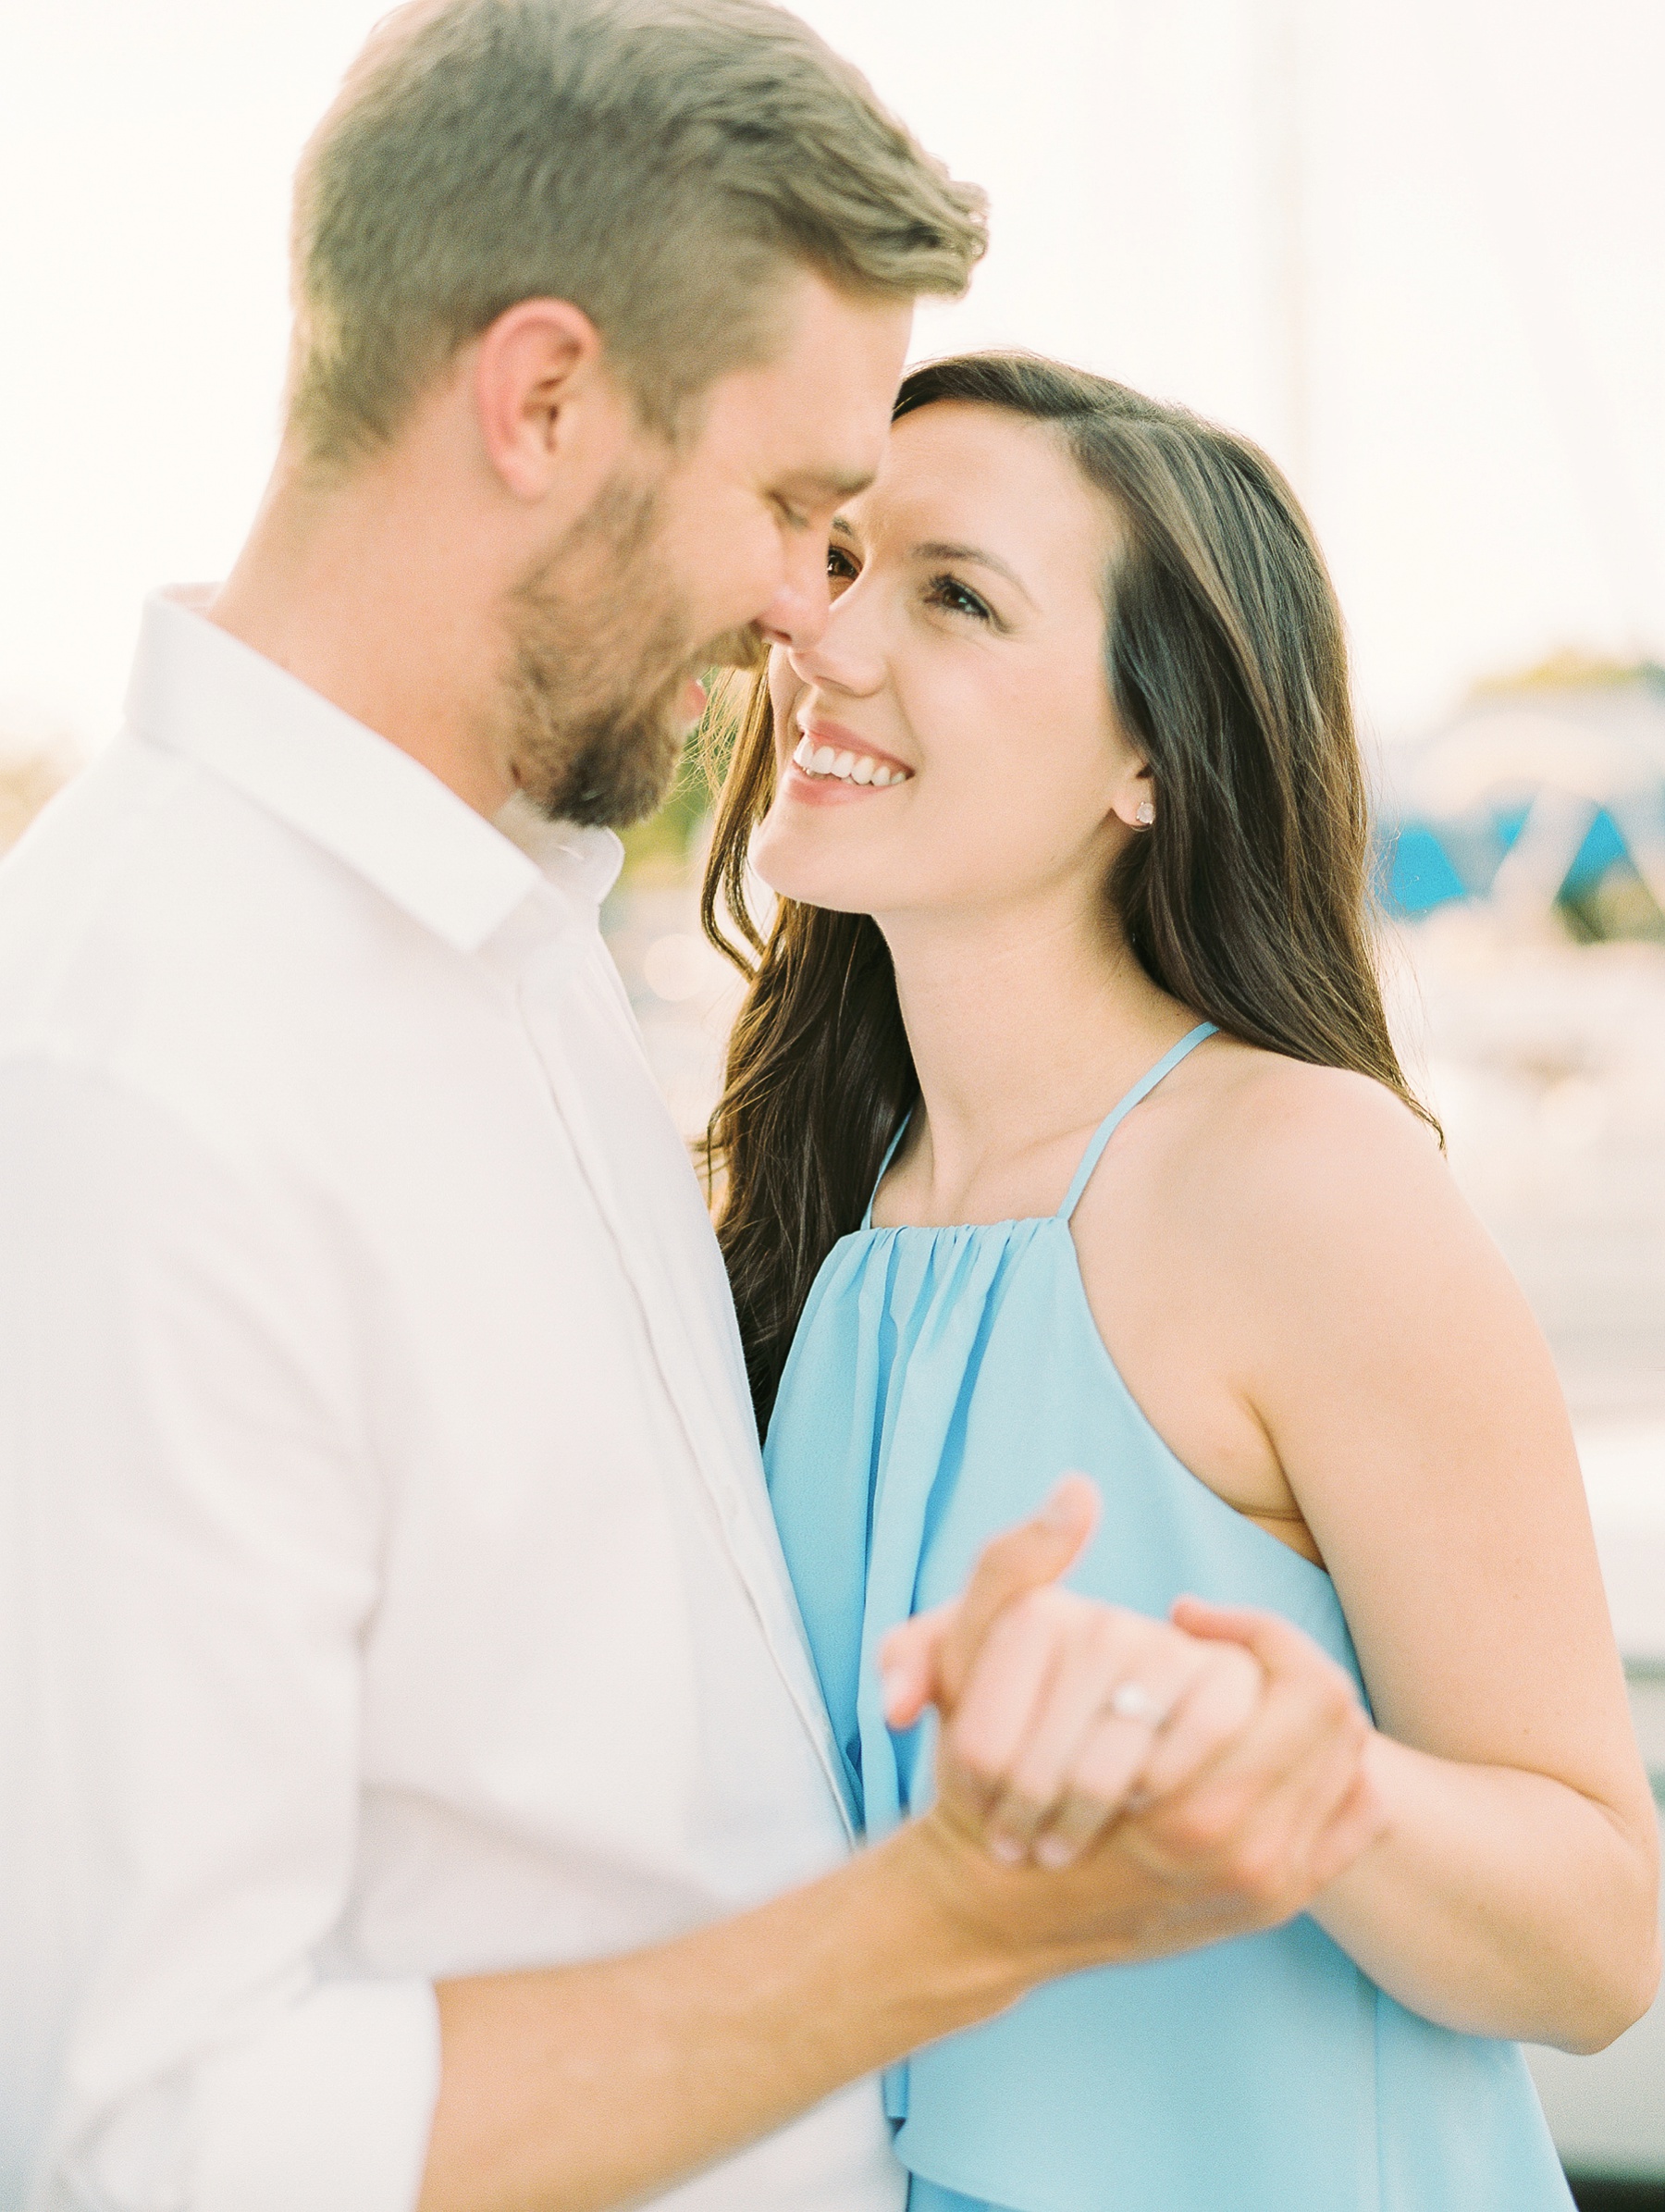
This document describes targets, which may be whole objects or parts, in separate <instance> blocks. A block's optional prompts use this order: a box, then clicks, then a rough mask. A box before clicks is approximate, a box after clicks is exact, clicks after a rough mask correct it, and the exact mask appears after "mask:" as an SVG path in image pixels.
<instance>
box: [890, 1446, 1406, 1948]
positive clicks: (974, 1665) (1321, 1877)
mask: <svg viewBox="0 0 1665 2212" xmlns="http://www.w3.org/2000/svg"><path fill="white" fill-rule="evenodd" d="M1097 1515H1098V1493H1097V1490H1096V1489H1095V1488H1094V1486H1093V1485H1092V1483H1091V1482H1090V1481H1088V1480H1087V1478H1086V1477H1084V1476H1067V1477H1065V1478H1064V1480H1063V1481H1062V1482H1061V1483H1060V1484H1059V1485H1058V1487H1057V1489H1055V1492H1054V1493H1053V1496H1052V1498H1051V1500H1050V1501H1048V1503H1047V1505H1046V1507H1045V1508H1044V1509H1043V1510H1042V1513H1041V1514H1040V1515H1038V1516H1037V1517H1036V1519H1034V1520H1032V1521H1030V1522H1026V1523H1024V1524H1022V1525H1021V1526H1018V1527H1017V1528H1014V1529H1012V1530H1009V1531H1008V1532H1007V1533H1006V1534H1005V1535H1004V1536H1001V1537H999V1538H996V1539H994V1541H993V1543H991V1544H990V1545H989V1546H988V1547H987V1548H986V1550H985V1551H984V1552H983V1553H982V1556H981V1559H980V1561H979V1563H978V1565H977V1568H976V1571H975V1572H974V1574H973V1576H972V1577H971V1580H970V1582H969V1583H968V1585H967V1588H966V1589H965V1592H964V1593H963V1595H962V1596H961V1597H960V1598H958V1599H957V1600H955V1601H954V1602H953V1603H951V1604H948V1605H945V1606H940V1607H938V1608H936V1609H935V1610H934V1611H933V1612H931V1613H920V1614H918V1615H916V1616H915V1617H914V1618H913V1619H912V1620H909V1621H907V1622H905V1623H903V1624H902V1625H901V1626H900V1627H898V1628H896V1629H894V1630H893V1631H892V1632H891V1634H890V1636H889V1637H887V1638H886V1639H885V1642H884V1644H883V1646H882V1649H881V1653H880V1664H881V1669H882V1677H883V1686H884V1700H885V1714H886V1718H887V1720H888V1721H889V1722H890V1724H891V1725H892V1726H893V1727H897V1728H904V1727H908V1726H911V1725H912V1724H913V1723H914V1722H916V1721H917V1720H918V1719H919V1716H920V1714H921V1713H922V1712H924V1710H925V1708H926V1707H927V1706H928V1705H932V1706H935V1707H936V1708H937V1710H938V1712H939V1713H940V1715H941V1719H942V1731H941V1735H940V1737H939V1741H938V1746H937V1760H936V1792H937V1795H936V1803H935V1805H934V1806H933V1807H932V1808H931V1812H930V1814H929V1815H928V1816H927V1817H928V1818H929V1819H931V1820H935V1821H937V1822H938V1823H942V1824H944V1826H945V1827H946V1828H947V1829H949V1830H951V1831H952V1832H954V1834H955V1835H956V1838H957V1839H958V1840H959V1841H960V1842H961V1843H965V1842H968V1841H974V1842H976V1843H977V1844H979V1845H981V1847H982V1848H983V1849H984V1851H985V1852H986V1854H987V1856H988V1857H989V1858H990V1859H993V1860H994V1861H996V1862H999V1863H1000V1864H1001V1865H1003V1866H1005V1867H1006V1868H1009V1869H1011V1870H1013V1871H1014V1873H1017V1872H1029V1874H1030V1883H1032V1882H1033V1880H1034V1871H1035V1870H1038V1871H1040V1872H1043V1873H1047V1874H1051V1875H1052V1876H1053V1877H1054V1878H1055V1880H1057V1881H1059V1882H1061V1883H1064V1884H1065V1885H1066V1886H1067V1888H1068V1889H1069V1890H1070V1891H1072V1892H1079V1893H1081V1894H1082V1895H1083V1900H1084V1901H1085V1900H1086V1897H1087V1893H1088V1892H1089V1891H1090V1890H1091V1887H1092V1874H1093V1870H1094V1869H1095V1867H1096V1868H1098V1869H1100V1870H1101V1871H1103V1872H1106V1873H1107V1874H1108V1875H1109V1877H1110V1882H1109V1887H1110V1888H1111V1889H1112V1890H1114V1891H1115V1893H1116V1899H1117V1900H1118V1905H1119V1908H1120V1917H1119V1919H1117V1917H1116V1913H1115V1912H1113V1913H1112V1915H1111V1918H1110V1922H1106V1923H1105V1924H1106V1927H1107V1928H1108V1929H1110V1930H1111V1931H1112V1932H1113V1931H1114V1928H1116V1927H1122V1928H1124V1929H1125V1930H1127V1931H1128V1932H1129V1933H1131V1934H1133V1940H1132V1942H1131V1943H1130V1945H1129V1948H1128V1951H1127V1954H1126V1955H1128V1956H1141V1957H1143V1956H1151V1955H1153V1953H1156V1952H1159V1951H1161V1950H1163V1949H1167V1948H1176V1947H1181V1946H1189V1945H1190V1944H1194V1943H1196V1942H1199V1941H1203V1940H1209V1939H1211V1938H1212V1937H1213V1936H1215V1935H1225V1934H1239V1933H1244V1932H1247V1931H1249V1930H1252V1929H1253V1928H1256V1927H1265V1926H1272V1925H1275V1924H1277V1922H1280V1921H1283V1920H1286V1919H1288V1918H1289V1916H1290V1915H1291V1914H1293V1913H1295V1912H1298V1911H1300V1910H1301V1909H1304V1908H1305V1906H1306V1905H1307V1904H1308V1903H1309V1902H1310V1901H1311V1900H1312V1899H1313V1898H1314V1897H1315V1896H1316V1894H1317V1892H1318V1891H1319V1890H1320V1889H1322V1888H1323V1887H1324V1886H1325V1885H1326V1884H1328V1883H1329V1882H1331V1881H1333V1880H1334V1879H1336V1877H1337V1876H1338V1875H1339V1874H1341V1873H1342V1872H1344V1871H1345V1870H1346V1869H1347V1867H1349V1866H1350V1865H1351V1863H1352V1862H1353V1860H1355V1859H1356V1858H1358V1857H1359V1855H1360V1854H1361V1853H1362V1852H1363V1850H1364V1849H1365V1848H1366V1847H1368V1846H1369V1845H1370V1844H1371V1843H1372V1842H1373V1841H1374V1840H1375V1837H1376V1836H1377V1835H1379V1834H1380V1833H1381V1830H1382V1827H1383V1825H1384V1817H1385V1816H1384V1814H1383V1810H1382V1808H1381V1805H1380V1803H1379V1801H1378V1798H1377V1797H1376V1793H1375V1789H1374V1788H1373V1786H1372V1784H1371V1781H1370V1779H1369V1775H1368V1773H1367V1770H1366V1766H1365V1753H1366V1749H1367V1746H1368V1743H1369V1739H1370V1736H1371V1734H1372V1731H1371V1728H1370V1724H1369V1721H1368V1719H1367V1716H1366V1715H1365V1713H1364V1712H1363V1708H1362V1706H1361V1705H1360V1702H1359V1699H1358V1696H1357V1693H1356V1691H1355V1689H1354V1687H1353V1684H1352V1681H1351V1677H1350V1676H1349V1675H1348V1674H1347V1673H1346V1672H1345V1670H1344V1669H1343V1668H1341V1667H1340V1666H1338V1665H1337V1664H1336V1662H1334V1661H1333V1660H1331V1659H1330V1658H1329V1657H1328V1655H1327V1654H1326V1653H1325V1652H1324V1651H1322V1650H1319V1648H1318V1646H1317V1645H1316V1644H1314V1642H1313V1641H1312V1639H1311V1638H1310V1637H1306V1636H1304V1635H1302V1634H1301V1631H1300V1630H1299V1629H1297V1628H1295V1627H1293V1626H1291V1625H1290V1624H1289V1623H1288V1622H1287V1621H1284V1620H1281V1619H1280V1618H1278V1617H1277V1615H1276V1614H1271V1613H1259V1612H1252V1611H1248V1610H1237V1609H1229V1610H1228V1609H1225V1608H1220V1607H1215V1606H1213V1605H1207V1604H1204V1603H1203V1602H1202V1601H1201V1600H1194V1599H1182V1600H1180V1601H1179V1603H1178V1605H1177V1606H1176V1607H1175V1608H1174V1613H1173V1618H1172V1620H1171V1621H1161V1620H1153V1619H1150V1618H1147V1617H1146V1616H1145V1615H1143V1614H1141V1613H1132V1612H1129V1611H1128V1610H1125V1609H1124V1608H1121V1607H1118V1606H1113V1605H1104V1604H1101V1603H1098V1602H1096V1601H1094V1600H1089V1599H1085V1598H1080V1597H1077V1596H1075V1595H1073V1594H1072V1593H1071V1592H1069V1591H1067V1590H1064V1589H1061V1588H1058V1587H1057V1579H1058V1577H1059V1576H1061V1575H1062V1574H1064V1573H1065V1571H1066V1570H1067V1568H1068V1566H1069V1565H1070V1563H1072V1562H1073V1561H1074V1560H1075V1559H1076V1558H1077V1557H1078V1556H1079V1553H1080V1551H1081V1550H1082V1549H1083V1547H1084V1546H1085V1544H1086V1542H1087V1540H1088V1538H1089V1537H1090V1536H1091V1535H1092V1529H1093V1527H1094V1526H1095V1525H1096V1521H1097ZM1101 1886H1102V1885H1101ZM1065 1901H1066V1900H1065V1899H1064V1898H1063V1897H1058V1898H1057V1900H1056V1902H1057V1903H1058V1904H1059V1905H1063V1904H1064V1903H1065ZM1089 1917H1091V1915H1089ZM1199 1922H1201V1923H1203V1925H1202V1926H1201V1927H1200V1926H1199ZM1105 1955H1107V1956H1113V1955H1116V1951H1115V1946H1114V1945H1112V1946H1110V1948H1109V1950H1108V1951H1107V1952H1106V1954H1105Z"/></svg>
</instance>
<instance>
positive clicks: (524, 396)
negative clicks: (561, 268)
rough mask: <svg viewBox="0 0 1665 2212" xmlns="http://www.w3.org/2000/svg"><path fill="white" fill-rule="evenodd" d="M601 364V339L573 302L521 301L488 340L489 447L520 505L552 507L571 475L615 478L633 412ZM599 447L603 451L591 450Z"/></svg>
mask: <svg viewBox="0 0 1665 2212" xmlns="http://www.w3.org/2000/svg"><path fill="white" fill-rule="evenodd" d="M602 356H603V349H602V342H601V333H600V332H599V331H598V329H597V328H596V326H595V324H594V323H592V322H591V321H590V319H589V317H588V315H586V314H585V312H584V310H583V309H582V308H581V307H574V306H573V304H572V303H571V302H570V301H567V300H521V301H517V302H516V303H515V304H514V306H512V307H510V308H506V309H505V310H504V312H503V313H502V314H501V315H499V316H498V318H497V320H496V322H495V323H493V324H491V325H490V326H489V327H488V328H487V330H486V332H485V333H484V335H483V336H482V337H481V339H480V340H479V343H478V349H477V352H476V355H475V365H474V378H473V382H474V392H475V409H476V411H477V414H478V417H479V425H480V437H481V441H482V444H483V445H484V448H485V453H486V459H487V463H489V465H490V467H491V468H492V470H493V471H494V472H495V473H496V475H497V476H499V477H500V479H501V480H502V483H503V485H504V487H505V488H506V489H507V490H509V491H510V492H511V493H512V495H513V496H514V497H515V498H516V499H518V500H528V501H534V502H535V501H538V500H544V499H547V498H548V497H549V493H550V492H551V491H552V490H553V489H554V488H556V483H557V479H558V477H559V476H562V475H572V474H574V473H575V474H576V475H577V476H581V477H586V478H587V477H588V476H591V475H592V474H593V475H595V476H598V477H599V476H603V475H605V474H606V473H607V468H608V465H609V463H610V462H611V456H612V453H613V451H614V450H615V448H616V446H617V444H618V442H619V439H620V437H621V435H622V433H623V430H624V429H625V426H626V423H627V417H628V413H629V410H628V403H627V402H625V400H624V398H623V394H622V393H621V392H620V391H619V390H618V389H617V387H616V386H615V385H614V383H613V380H612V378H611V377H610V376H609V375H608V373H607V370H606V367H605V365H604V363H603V357H602ZM592 444H595V445H596V446H597V447H598V450H597V451H586V450H584V449H586V448H587V447H588V446H590V445H592ZM573 488H574V489H577V488H578V487H576V486H574V487H573Z"/></svg>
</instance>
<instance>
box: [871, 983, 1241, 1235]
mask: <svg viewBox="0 0 1665 2212" xmlns="http://www.w3.org/2000/svg"><path fill="white" fill-rule="evenodd" d="M1216 1026H1217V1025H1216V1024H1215V1023H1214V1022H1212V1021H1199V1022H1198V1024H1197V1026H1196V1028H1195V1029H1194V1030H1191V1031H1190V1032H1188V1033H1187V1034H1186V1035H1185V1036H1183V1037H1181V1038H1180V1040H1179V1042H1178V1044H1176V1045H1175V1046H1174V1048H1173V1050H1172V1051H1171V1052H1165V1053H1164V1054H1163V1056H1162V1057H1161V1059H1159V1060H1158V1061H1157V1063H1156V1065H1155V1067H1154V1068H1151V1069H1146V1071H1145V1073H1144V1074H1143V1075H1141V1077H1140V1079H1139V1081H1137V1082H1136V1083H1135V1084H1134V1086H1133V1088H1132V1089H1131V1090H1130V1091H1129V1093H1128V1095H1127V1096H1126V1097H1125V1098H1124V1099H1122V1100H1121V1101H1120V1103H1119V1104H1118V1105H1116V1106H1112V1107H1111V1109H1110V1111H1109V1112H1108V1113H1107V1114H1106V1115H1105V1116H1104V1119H1103V1120H1102V1121H1101V1122H1100V1123H1099V1125H1098V1128H1097V1130H1096V1131H1094V1132H1093V1136H1092V1142H1091V1143H1089V1145H1088V1147H1087V1149H1086V1151H1085V1152H1084V1153H1083V1154H1082V1155H1081V1164H1080V1166H1079V1168H1077V1169H1076V1171H1075V1180H1074V1182H1072V1183H1071V1184H1070V1186H1069V1191H1068V1194H1067V1197H1066V1198H1065V1200H1064V1203H1063V1205H1061V1206H1060V1207H1059V1208H1058V1219H1059V1220H1060V1221H1067V1220H1068V1219H1069V1217H1070V1216H1071V1214H1073V1213H1074V1212H1075V1210H1076V1207H1077V1205H1079V1203H1080V1197H1081V1193H1082V1192H1083V1191H1084V1190H1085V1189H1086V1188H1087V1185H1088V1184H1089V1182H1091V1181H1092V1170H1093V1169H1094V1168H1096V1167H1097V1166H1098V1164H1099V1159H1100V1155H1102V1154H1103V1152H1104V1147H1105V1145H1106V1144H1108V1143H1109V1142H1110V1140H1111V1138H1112V1137H1113V1136H1115V1134H1116V1131H1117V1130H1118V1129H1119V1128H1120V1127H1121V1125H1122V1123H1123V1122H1124V1121H1125V1120H1126V1119H1127V1118H1128V1116H1129V1114H1130V1113H1131V1112H1132V1111H1133V1109H1134V1107H1135V1106H1138V1105H1139V1104H1140V1103H1141V1101H1142V1100H1144V1099H1146V1098H1149V1096H1150V1095H1151V1093H1152V1092H1153V1090H1154V1089H1155V1088H1156V1086H1157V1084H1158V1083H1159V1082H1160V1081H1162V1079H1163V1077H1164V1076H1165V1075H1171V1074H1172V1073H1173V1071H1174V1069H1176V1068H1178V1065H1179V1063H1180V1061H1181V1060H1182V1059H1184V1058H1185V1057H1186V1055H1187V1054H1188V1053H1192V1052H1195V1050H1196V1049H1197V1047H1198V1045H1199V1044H1202V1042H1203V1038H1204V1037H1212V1036H1213V1035H1214V1034H1215V1029H1216ZM868 1210H869V1212H871V1211H872V1208H871V1207H869V1209H868Z"/></svg>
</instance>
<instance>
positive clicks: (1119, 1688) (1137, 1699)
mask: <svg viewBox="0 0 1665 2212" xmlns="http://www.w3.org/2000/svg"><path fill="white" fill-rule="evenodd" d="M1109 1710H1110V1711H1111V1712H1113V1713H1114V1714H1115V1715H1116V1719H1117V1720H1118V1721H1140V1722H1142V1723H1143V1724H1144V1725H1145V1726H1146V1727H1147V1728H1159V1727H1161V1725H1162V1723H1163V1719H1164V1714H1163V1710H1162V1707H1161V1706H1160V1705H1159V1704H1158V1703H1157V1702H1156V1700H1155V1699H1154V1698H1153V1697H1152V1695H1151V1693H1150V1691H1149V1690H1148V1689H1146V1687H1145V1686H1144V1684H1143V1683H1142V1682H1118V1683H1117V1684H1116V1687H1115V1688H1114V1689H1113V1690H1112V1691H1111V1693H1110V1702H1109Z"/></svg>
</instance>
